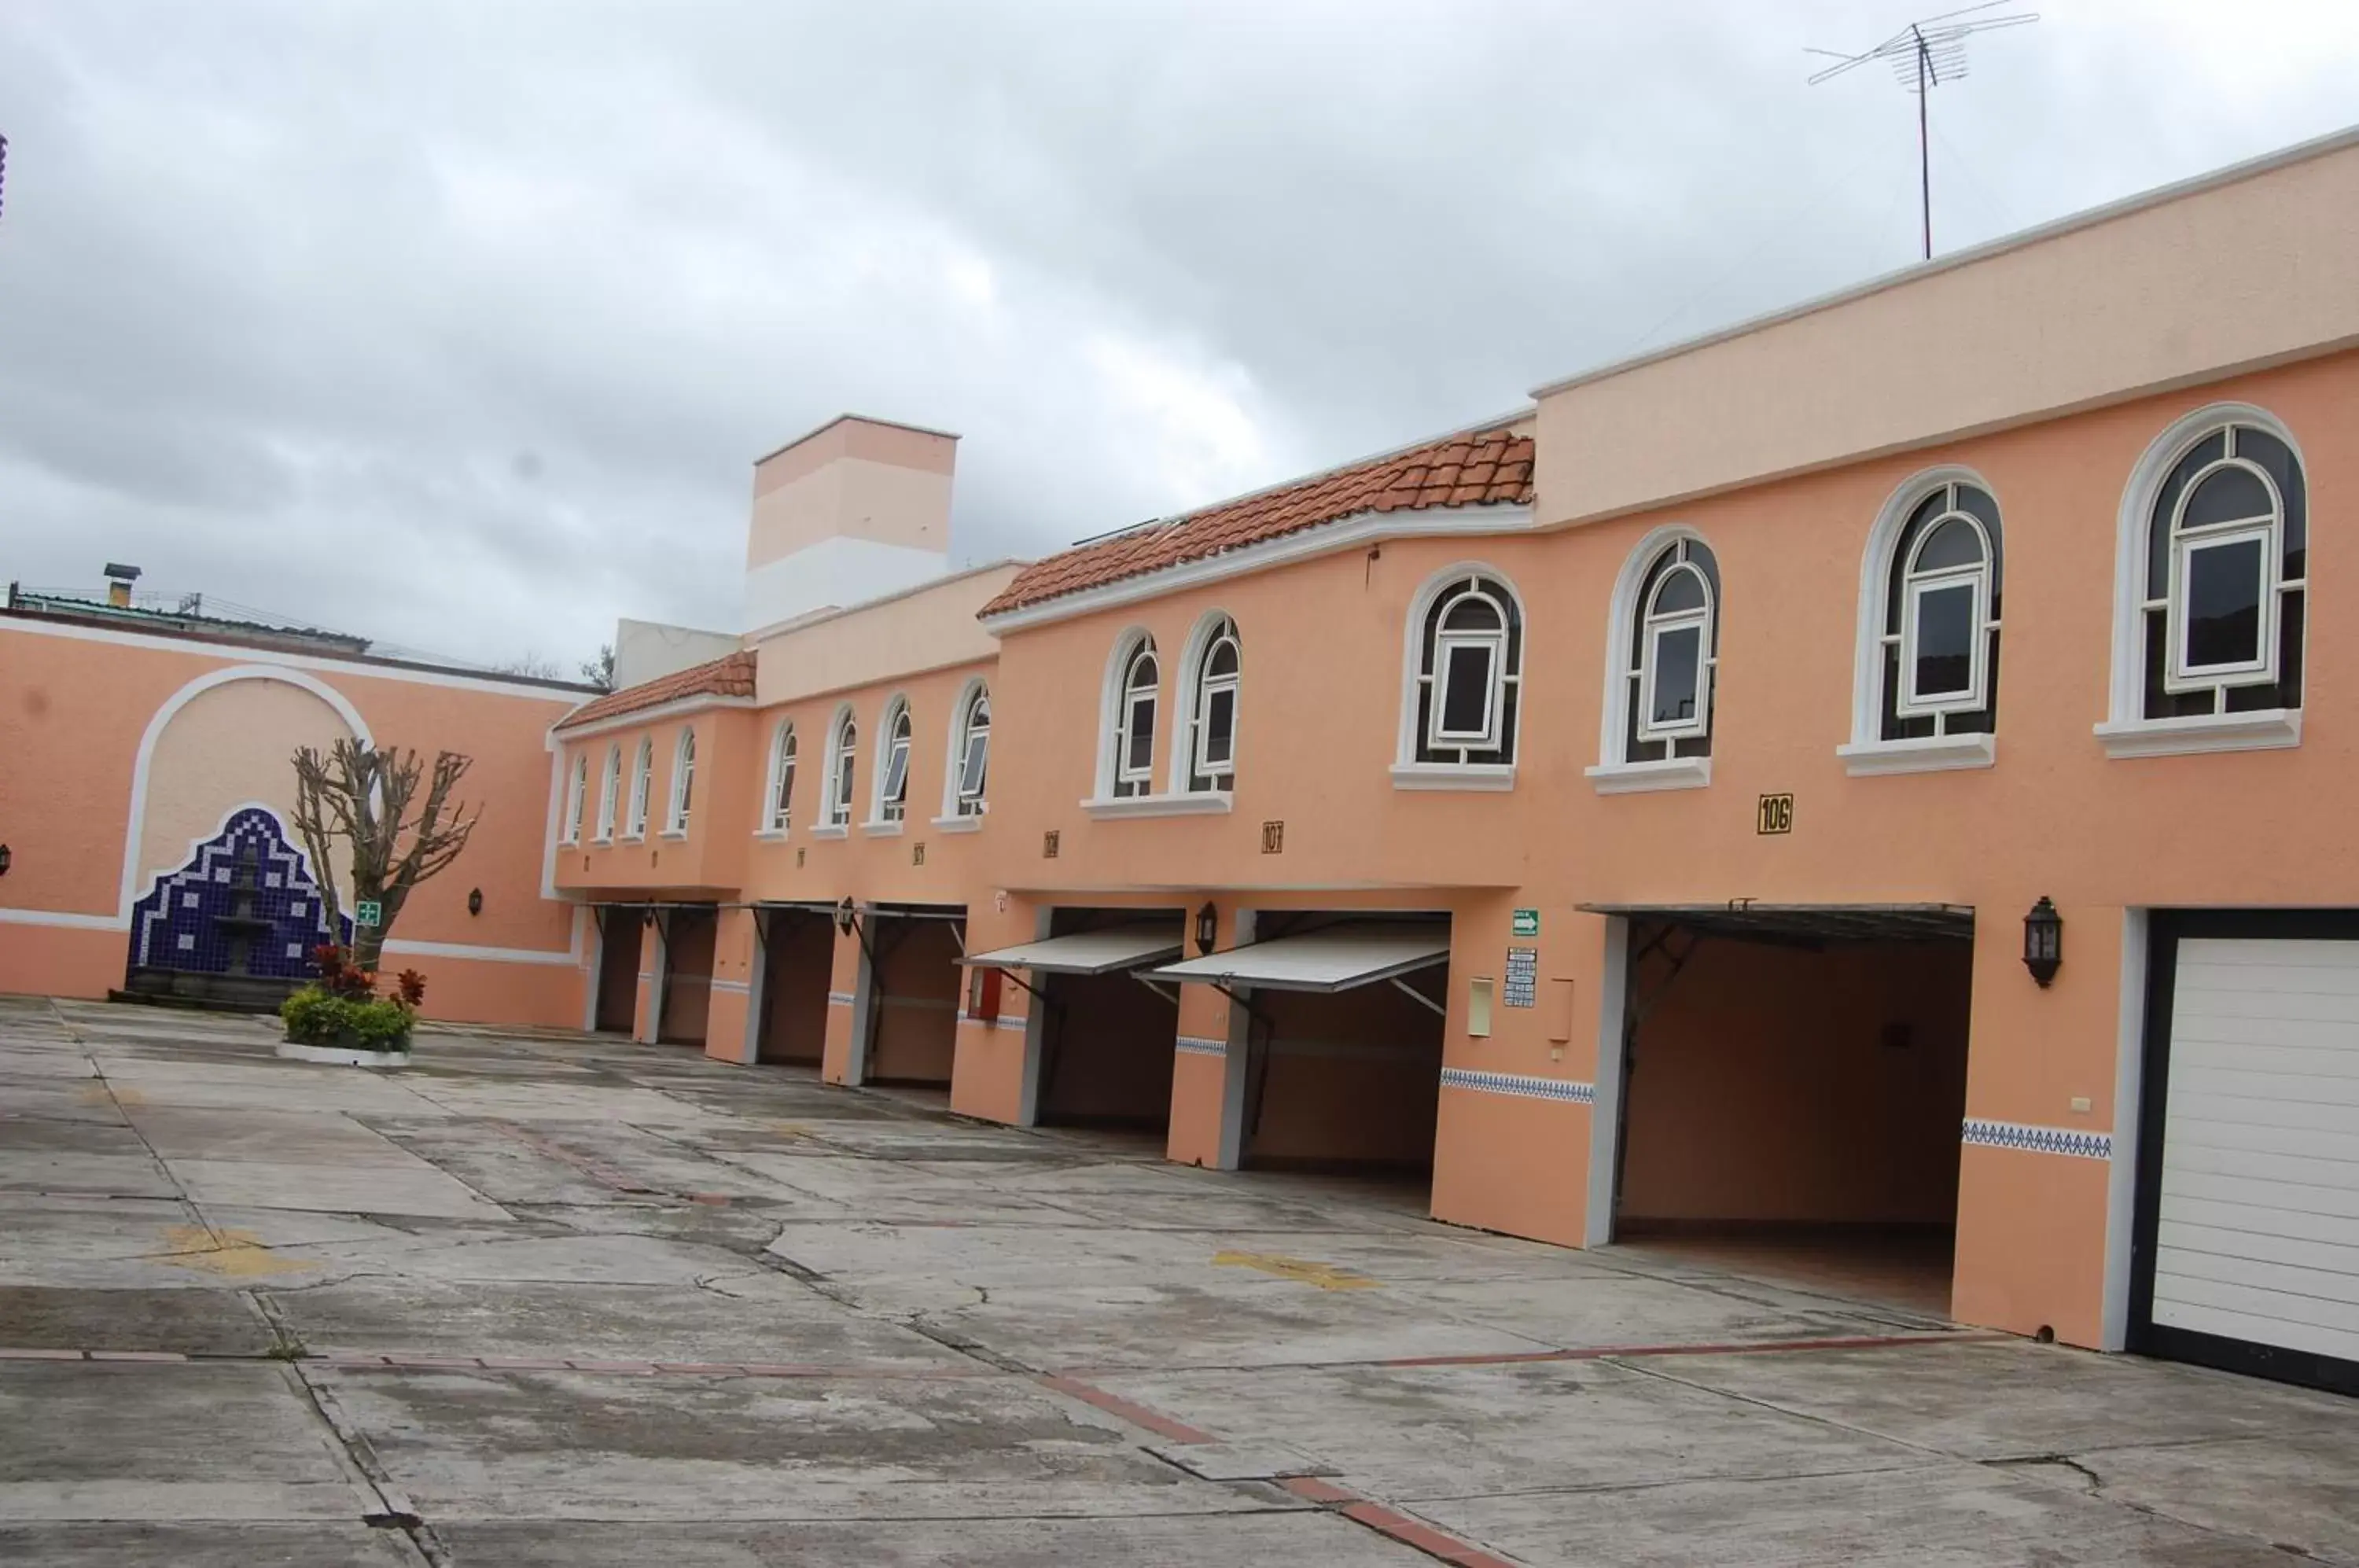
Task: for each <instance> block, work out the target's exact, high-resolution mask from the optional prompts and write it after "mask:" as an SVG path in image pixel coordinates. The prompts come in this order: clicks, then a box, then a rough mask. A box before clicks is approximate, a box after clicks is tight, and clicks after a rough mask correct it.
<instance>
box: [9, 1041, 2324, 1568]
mask: <svg viewBox="0 0 2359 1568" xmlns="http://www.w3.org/2000/svg"><path fill="white" fill-rule="evenodd" d="M271 1040H272V1031H271V1030H270V1029H267V1028H266V1026H265V1025H264V1024H262V1023H259V1022H256V1021H253V1020H246V1019H234V1018H209V1017H203V1016H190V1015H181V1014H174V1013H168V1012H160V1011H148V1010H143V1009H136V1008H122V1007H104V1006H94V1005H84V1004H75V1003H60V1004H53V1003H51V1002H49V1001H46V1000H42V999H38V998H0V1562H6V1563H27V1564H31V1563H60V1564H66V1563H71V1564H77V1565H82V1564H88V1565H92V1568H95V1565H97V1564H107V1565H110V1568H113V1565H118V1564H135V1565H136V1564H148V1563H154V1564H164V1563H174V1564H180V1563H187V1564H199V1565H211V1564H223V1565H227V1564H239V1565H245V1564H251V1563H303V1564H329V1565H342V1564H396V1563H410V1564H416V1563H489V1564H507V1563H516V1564H550V1565H555V1564H560V1563H562V1564H567V1565H569V1568H576V1565H578V1568H603V1565H606V1564H614V1565H618V1568H619V1565H621V1564H625V1563H627V1564H631V1565H633V1568H638V1565H641V1564H644V1563H647V1562H649V1561H658V1562H662V1563H666V1564H667V1565H668V1568H705V1565H722V1564H727V1565H733V1568H735V1565H751V1564H774V1563H775V1564H783V1563H797V1564H807V1563H820V1564H834V1563H843V1564H853V1563H859V1564H878V1563H884V1564H893V1563H911V1564H915V1563H929V1564H930V1563H954V1564H973V1565H1003V1564H1004V1565H1011V1568H1012V1565H1014V1564H1019V1563H1044V1562H1074V1563H1093V1564H1108V1565H1113V1568H1125V1565H1132V1564H1136V1565H1141V1568H1144V1565H1147V1564H1158V1565H1159V1564H1169V1563H1266V1562H1274V1561H1284V1562H1286V1563H1289V1564H1291V1565H1293V1568H1323V1565H1327V1564H1363V1563H1366V1564H1379V1565H1381V1564H1386V1563H1401V1564H1415V1563H1432V1562H1434V1561H1436V1560H1437V1559H1439V1560H1442V1561H1451V1562H1457V1563H1462V1564H1496V1563H1527V1564H1543V1563H1547V1564H1557V1563H1565V1564H1571V1563H1661V1564H1674V1563H1677V1564H1688V1563H1729V1564H1740V1563H1741V1564H1748V1565H1750V1564H1776V1563H1793V1564H1803V1563H1888V1564H1894V1565H1898V1564H1903V1563H1906V1564H1910V1565H1918V1564H1984V1563H1989V1564H2000V1563H2007V1564H2012V1563H2073V1564H2105V1563H2170V1564H2180V1565H2184V1568H2229V1565H2241V1564H2254V1565H2259V1564H2282V1563H2286V1562H2288V1561H2299V1560H2302V1559H2304V1558H2308V1559H2310V1560H2314V1561H2323V1562H2331V1563H2359V1405H2354V1403H2353V1402H2352V1401H2349V1400H2345V1399H2336V1398H2334V1397H2332V1396H2328V1395H2323V1394H2312V1393H2308V1392H2304V1391H2300V1390H2295V1389H2289V1388H2279V1387H2276V1386H2272V1385H2268V1384H2263V1383H2256V1382H2251V1381H2246V1380H2242V1379H2238V1378H2235V1377H2227V1376H2224V1375H2221V1374H2215V1373H2211V1372H2206V1371H2201V1370H2197V1369H2193V1368H2187V1367H2169V1366H2162V1365H2158V1364H2153V1363H2147V1362H2139V1361H2133V1360H2128V1359H2123V1358H2117V1357H2102V1356H2091V1355H2087V1354H2084V1353H2081V1352H2077V1351H2071V1350H2068V1349H2063V1348H2060V1347H2056V1346H2041V1345H2032V1344H2028V1343H2025V1342H2022V1341H2017V1340H2012V1339H2004V1338H1995V1337H1990V1336H1978V1335H1964V1334H1959V1333H1958V1332H1956V1331H1955V1330H1954V1329H1952V1328H1951V1325H1947V1324H1944V1323H1940V1322H1939V1321H1938V1320H1935V1319H1930V1318H1927V1317H1924V1316H1922V1315H1921V1314H1919V1313H1915V1312H1907V1311H1901V1310H1897V1309H1894V1308H1890V1307H1886V1306H1880V1305H1876V1304H1874V1303H1869V1302H1863V1301H1853V1300H1846V1299H1843V1298H1840V1297H1834V1296H1830V1295H1827V1294H1823V1293H1821V1292H1818V1291H1815V1290H1810V1289H1807V1288H1804V1287H1802V1286H1799V1285H1798V1284H1795V1283H1793V1282H1791V1281H1790V1280H1786V1281H1781V1280H1778V1279H1762V1278H1751V1277H1745V1276H1742V1275H1738V1274H1733V1273H1729V1272H1726V1271H1723V1270H1721V1269H1714V1268H1712V1267H1709V1266H1707V1265H1706V1264H1704V1263H1701V1262H1698V1261H1696V1260H1694V1259H1692V1258H1674V1257H1669V1256H1665V1255H1660V1254H1646V1253H1636V1252H1624V1251H1621V1250H1614V1251H1608V1252H1604V1253H1581V1252H1573V1251H1566V1250H1562V1249H1558V1248H1552V1247H1541V1246H1538V1245H1535V1244H1530V1243H1525V1242H1521V1241H1516V1240H1512V1239H1508V1238H1504V1237H1499V1236H1486V1235H1482V1234H1479V1233H1474V1232H1468V1231H1462V1230H1457V1229H1452V1228H1451V1227H1447V1226H1442V1225H1434V1224H1431V1223H1430V1222H1428V1221H1426V1220H1424V1219H1423V1218H1421V1217H1420V1216H1419V1212H1418V1203H1417V1194H1415V1193H1414V1192H1408V1191H1404V1190H1400V1189H1386V1188H1381V1187H1374V1186H1370V1185H1368V1184H1364V1183H1353V1182H1350V1181H1337V1180H1332V1179H1323V1180H1322V1179H1314V1178H1304V1177H1279V1176H1271V1175H1245V1176H1233V1175H1222V1174H1220V1173H1217V1172H1208V1171H1195V1170H1189V1169H1183V1168H1176V1167H1172V1166H1169V1165H1167V1164H1164V1163H1162V1162H1161V1161H1160V1160H1158V1159H1157V1158H1156V1157H1155V1156H1156V1152H1157V1151H1156V1150H1155V1149H1153V1148H1152V1147H1151V1146H1150V1145H1147V1144H1146V1143H1142V1142H1140V1141H1139V1140H1136V1139H1124V1138H1113V1137H1108V1136H1102V1135H1094V1134H1084V1133H1076V1132H1059V1131H1046V1132H1027V1131H1018V1130H1015V1129H1006V1128H996V1127H979V1126H976V1125H973V1124H971V1123H965V1122H961V1121H958V1120H955V1119H953V1118H951V1117H950V1116H947V1115H946V1114H945V1113H944V1112H943V1111H942V1110H941V1109H940V1107H939V1105H938V1104H936V1103H934V1102H932V1101H929V1100H928V1099H926V1098H925V1097H923V1096H916V1095H908V1094H892V1093H886V1092H875V1093H871V1092H846V1091H841V1090H832V1089H827V1088H824V1087H822V1086H821V1085H820V1084H818V1083H816V1082H815V1081H814V1080H813V1079H812V1078H811V1077H810V1075H809V1074H808V1073H798V1072H795V1071H793V1070H789V1069H782V1068H767V1067H763V1068H731V1067H723V1066H720V1065H716V1064H714V1063H712V1062H706V1061H704V1060H703V1059H702V1058H701V1057H700V1056H698V1055H696V1054H695V1053H693V1052H691V1051H683V1050H679V1049H677V1048H669V1047H665V1048H651V1047H639V1046H634V1045H630V1044H627V1043H624V1042H618V1041H614V1040H592V1039H587V1038H580V1037H566V1036H560V1035H554V1034H541V1035H533V1036H529V1037H510V1036H501V1035H498V1034H495V1033H487V1032H483V1031H456V1030H453V1031H433V1032H429V1033H428V1034H425V1035H423V1036H422V1037H421V1040H420V1042H419V1053H418V1064H417V1065H416V1066H414V1067H412V1068H410V1069H408V1070H407V1071H405V1072H400V1073H374V1072H362V1071H354V1070H351V1069H342V1068H332V1067H322V1066H312V1065H307V1064H297V1063H291V1062H277V1060H275V1059H274V1058H273V1057H272V1056H271V1054H270V1044H271Z"/></svg>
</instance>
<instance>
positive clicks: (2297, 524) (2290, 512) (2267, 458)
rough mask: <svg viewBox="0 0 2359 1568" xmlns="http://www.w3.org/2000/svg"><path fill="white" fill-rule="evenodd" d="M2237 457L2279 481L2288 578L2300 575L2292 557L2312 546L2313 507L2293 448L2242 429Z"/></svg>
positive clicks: (2273, 437) (2244, 428)
mask: <svg viewBox="0 0 2359 1568" xmlns="http://www.w3.org/2000/svg"><path fill="white" fill-rule="evenodd" d="M2236 455H2237V456H2238V457H2241V458H2243V459H2245V461H2246V462H2248V463H2259V464H2260V465H2261V466H2262V467H2263V468H2265V469H2267V471H2268V475H2269V477H2270V478H2271V479H2274V480H2276V481H2277V497H2278V499H2279V500H2280V501H2281V502H2282V503H2283V504H2284V506H2285V549H2286V569H2285V574H2286V575H2287V576H2288V577H2298V576H2299V575H2300V573H2299V572H2297V571H2296V570H2295V568H2294V565H2293V558H2294V557H2295V556H2297V555H2299V553H2300V552H2301V550H2303V549H2304V547H2306V546H2307V545H2308V544H2309V543H2310V528H2309V523H2310V506H2309V496H2308V495H2307V491H2306V487H2305V486H2304V485H2303V484H2302V478H2301V465H2300V464H2299V463H2296V462H2295V461H2294V460H2293V452H2292V449H2291V448H2289V447H2288V446H2287V445H2286V443H2285V442H2283V441H2279V440H2277V437H2275V436H2273V435H2271V434H2269V433H2268V432H2267V430H2254V429H2252V428H2250V427H2249V426H2239V427H2238V428H2237V430H2236Z"/></svg>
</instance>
